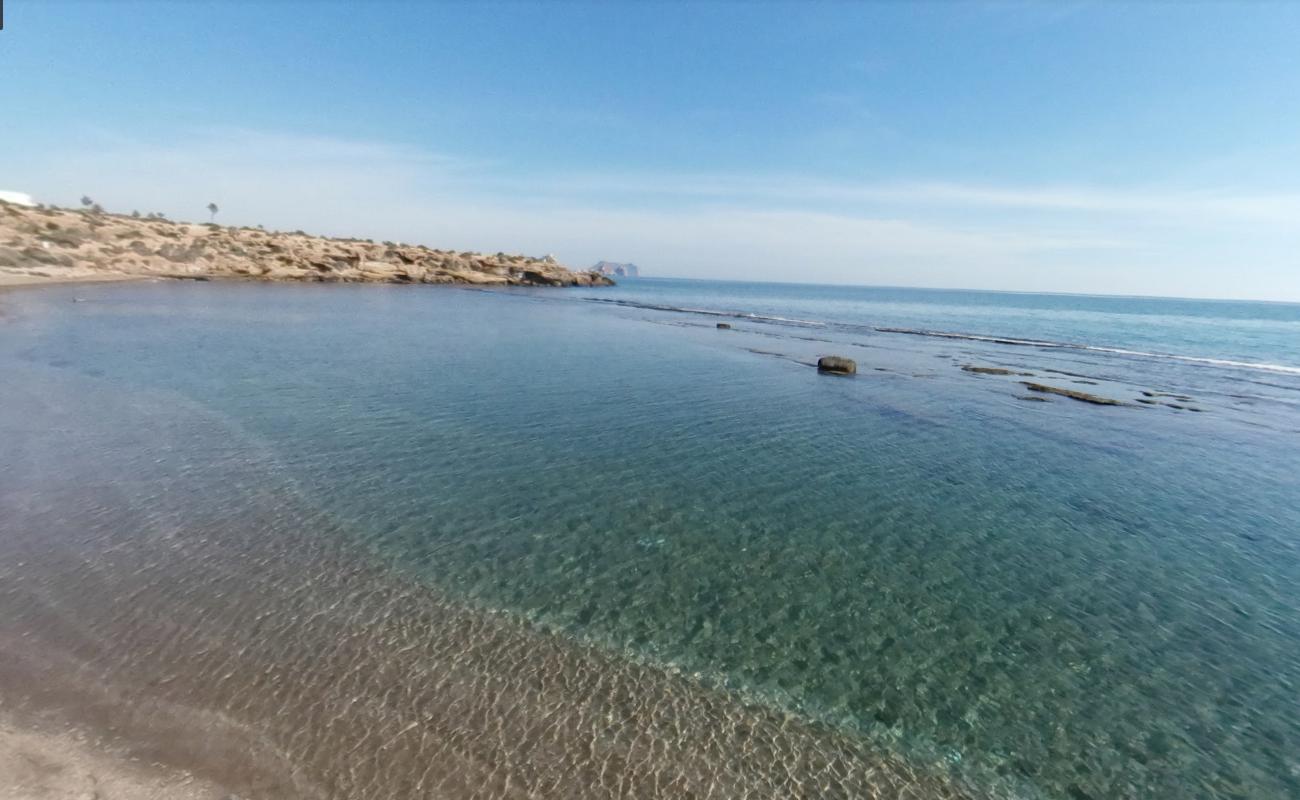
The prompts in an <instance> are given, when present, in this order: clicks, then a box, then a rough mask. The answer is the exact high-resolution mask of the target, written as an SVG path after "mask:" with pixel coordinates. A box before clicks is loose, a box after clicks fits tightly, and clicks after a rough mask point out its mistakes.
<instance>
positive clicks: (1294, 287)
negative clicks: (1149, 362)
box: [6, 129, 1300, 299]
mask: <svg viewBox="0 0 1300 800" xmlns="http://www.w3.org/2000/svg"><path fill="white" fill-rule="evenodd" d="M6 183H12V185H11V186H6V188H11V189H14V190H18V191H27V192H31V193H33V194H35V195H36V196H37V198H38V199H39V200H45V201H51V202H58V203H75V201H76V199H77V198H79V197H80V196H81V195H83V194H90V195H91V196H92V197H95V199H96V200H98V201H100V202H101V203H103V204H104V205H105V206H106V207H109V208H110V209H113V210H121V211H127V210H131V209H139V210H140V211H142V212H146V211H165V212H167V213H168V214H169V215H170V216H173V217H180V218H200V217H202V215H203V213H204V212H203V210H202V209H203V207H204V206H205V205H206V204H207V203H208V202H209V201H215V202H217V203H218V204H219V205H220V206H221V208H222V216H223V218H224V219H225V221H227V222H230V223H235V224H259V223H261V224H265V225H267V226H268V227H271V228H279V229H295V228H302V229H305V230H309V231H312V232H317V233H325V234H331V235H343V236H348V235H351V236H362V237H371V238H375V239H396V240H402V241H419V242H425V243H428V244H430V245H433V246H439V247H452V248H456V249H479V250H488V251H496V250H511V251H519V252H526V253H531V254H535V255H541V254H545V253H554V254H556V255H557V256H558V257H560V258H561V260H564V261H566V262H568V263H571V264H574V265H578V266H583V265H586V264H588V263H591V262H594V261H597V260H600V259H613V260H620V261H621V260H633V261H637V262H638V263H642V264H644V265H646V266H647V268H648V270H649V271H650V272H651V273H652V274H660V275H665V274H671V275H681V276H695V277H723V278H750V279H763V280H806V281H820V282H828V283H890V284H900V285H922V286H958V287H971V288H990V289H994V288H1009V289H1026V290H1044V291H1082V292H1097V291H1103V292H1104V291H1111V292H1114V291H1121V292H1127V293H1135V294H1162V293H1163V294H1170V293H1176V294H1183V295H1200V296H1220V297H1229V296H1236V297H1240V296H1246V297H1251V296H1253V297H1259V298H1266V299H1268V298H1271V299H1286V298H1290V299H1300V269H1297V262H1296V258H1297V257H1296V253H1297V252H1300V227H1298V223H1297V220H1300V213H1298V212H1300V195H1293V194H1271V195H1270V194H1251V193H1246V192H1233V191H1228V190H1222V189H1220V190H1213V189H1197V190H1187V189H1182V190H1156V189H1129V188H1124V187H1111V188H1095V187H1088V188H1079V187H1025V186H995V185H970V184H961V183H952V182H931V183H925V182H913V183H890V184H871V183H853V182H847V181H836V180H826V179H819V178H816V177H807V176H797V175H780V176H774V175H738V174H703V173H682V174H655V175H648V174H643V173H622V174H613V173H582V174H572V173H564V174H532V175H519V174H512V173H511V171H510V169H509V165H507V164H502V163H493V162H487V161H481V160H474V159H464V158H460V157H457V156H455V155H454V154H443V153H438V152H436V151H431V150H428V149H425V148H420V147H414V146H411V145H406V144H400V143H387V142H374V141H353V140H347V139H340V138H331V137H320V136H299V135H295V134H289V133H282V132H266V131H256V130H246V129H220V130H210V131H201V132H195V133H194V134H193V135H192V136H189V137H186V138H184V139H176V140H172V141H169V142H167V143H166V144H165V145H164V146H159V145H158V144H157V143H154V142H145V141H129V140H123V139H113V138H111V137H96V138H93V139H91V140H89V141H88V142H87V144H86V145H85V147H84V148H83V149H78V150H75V151H72V152H65V153H61V154H58V155H57V156H51V157H49V158H47V159H45V160H30V161H28V162H26V163H23V164H20V165H14V167H13V168H11V169H10V170H8V173H7V176H6Z"/></svg>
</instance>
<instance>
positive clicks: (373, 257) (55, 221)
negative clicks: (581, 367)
mask: <svg viewBox="0 0 1300 800" xmlns="http://www.w3.org/2000/svg"><path fill="white" fill-rule="evenodd" d="M132 277H145V278H185V279H190V280H211V279H244V280H261V281H314V282H346V283H434V284H439V283H440V284H475V285H482V286H608V285H612V284H613V281H612V280H611V279H610V278H608V277H607V276H605V275H601V274H599V273H597V272H594V271H575V270H570V269H568V268H567V267H565V266H563V265H561V264H559V263H558V262H556V261H555V259H554V258H551V257H550V256H546V257H542V258H536V257H532V256H523V255H507V254H506V253H496V254H495V255H485V254H483V253H473V252H456V251H452V250H434V249H431V248H428V247H425V246H423V245H411V244H401V243H395V242H375V241H372V240H369V239H333V238H328V237H324V236H312V235H309V234H307V233H304V232H302V231H294V232H292V233H284V232H279V231H268V230H263V229H262V228H249V227H231V226H227V225H218V224H214V223H194V222H173V221H171V220H168V219H165V218H162V217H160V216H157V215H150V216H147V217H141V216H138V215H130V216H127V215H122V214H109V213H107V212H104V211H103V210H101V209H99V208H98V206H94V207H87V208H85V209H66V208H55V207H48V206H45V207H42V206H28V205H23V204H18V203H13V202H5V201H3V200H0V283H5V282H8V283H42V282H47V281H58V280H113V279H124V278H132Z"/></svg>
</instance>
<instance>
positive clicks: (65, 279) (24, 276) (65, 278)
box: [0, 269, 149, 292]
mask: <svg viewBox="0 0 1300 800" xmlns="http://www.w3.org/2000/svg"><path fill="white" fill-rule="evenodd" d="M144 280H149V278H148V276H145V275H122V274H118V273H107V272H105V273H87V274H79V275H32V274H30V273H20V272H10V271H7V270H3V269H0V292H3V291H7V290H10V289H28V288H35V287H41V286H75V285H77V284H83V283H86V284H93V283H128V282H131V281H144Z"/></svg>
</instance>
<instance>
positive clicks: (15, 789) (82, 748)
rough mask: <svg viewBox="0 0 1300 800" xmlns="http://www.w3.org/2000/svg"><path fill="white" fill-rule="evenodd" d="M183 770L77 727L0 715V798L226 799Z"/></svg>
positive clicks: (222, 792) (222, 790)
mask: <svg viewBox="0 0 1300 800" xmlns="http://www.w3.org/2000/svg"><path fill="white" fill-rule="evenodd" d="M231 797H232V795H231V793H230V792H229V791H227V790H226V789H225V788H224V787H222V786H219V785H217V784H215V783H213V782H211V781H207V780H203V779H201V778H197V777H195V776H194V775H192V774H190V773H188V772H185V771H184V770H180V769H176V768H174V767H171V766H168V765H165V764H159V763H156V762H148V761H145V760H144V759H142V758H140V757H138V756H135V755H133V754H131V753H130V752H129V751H126V750H119V749H116V748H114V747H113V746H112V745H110V744H107V743H105V742H103V741H100V740H97V739H96V738H95V737H93V736H91V735H89V734H87V733H85V732H83V731H80V730H77V729H65V730H46V729H41V728H40V727H37V726H35V725H33V723H32V722H31V721H28V720H23V721H21V722H20V721H17V720H14V719H8V718H0V800H64V799H65V798H66V800H164V798H165V799H166V800H230V798H231Z"/></svg>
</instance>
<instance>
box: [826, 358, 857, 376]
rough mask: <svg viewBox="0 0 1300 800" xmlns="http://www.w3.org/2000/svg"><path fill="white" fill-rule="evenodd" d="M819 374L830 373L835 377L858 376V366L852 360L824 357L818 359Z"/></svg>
mask: <svg viewBox="0 0 1300 800" xmlns="http://www.w3.org/2000/svg"><path fill="white" fill-rule="evenodd" d="M817 371H818V372H830V373H832V374H835V375H856V374H857V372H858V365H857V362H855V361H854V360H853V359H851V358H844V357H843V356H822V357H821V358H819V359H817Z"/></svg>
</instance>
